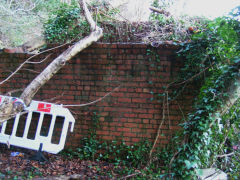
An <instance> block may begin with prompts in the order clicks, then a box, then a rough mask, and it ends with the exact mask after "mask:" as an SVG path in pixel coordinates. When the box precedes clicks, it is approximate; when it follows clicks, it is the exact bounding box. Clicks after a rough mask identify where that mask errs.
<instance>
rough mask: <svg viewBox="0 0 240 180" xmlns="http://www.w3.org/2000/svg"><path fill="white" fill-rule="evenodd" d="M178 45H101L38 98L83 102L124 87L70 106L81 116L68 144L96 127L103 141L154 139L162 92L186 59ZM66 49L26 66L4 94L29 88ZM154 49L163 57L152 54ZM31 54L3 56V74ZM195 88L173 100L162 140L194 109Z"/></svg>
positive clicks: (0, 65) (62, 73) (55, 79)
mask: <svg viewBox="0 0 240 180" xmlns="http://www.w3.org/2000/svg"><path fill="white" fill-rule="evenodd" d="M177 48H178V47H176V46H173V45H162V46H160V47H158V48H153V47H151V46H148V45H145V44H101V43H96V44H93V45H91V46H90V47H88V48H87V49H85V50H84V51H82V52H81V53H79V54H78V55H77V56H76V57H74V58H73V59H72V60H71V61H70V62H69V63H68V64H66V66H65V67H64V68H63V69H61V70H60V72H58V73H57V74H56V75H55V76H54V77H53V78H52V79H51V80H50V81H49V82H48V83H47V84H46V85H44V87H43V88H41V89H40V90H39V92H38V93H37V95H36V96H35V98H34V99H35V100H44V101H47V102H54V103H60V104H82V103H88V102H91V101H94V100H96V99H98V98H101V97H103V96H104V95H106V94H107V93H108V92H111V91H113V90H114V89H115V88H116V87H119V88H118V89H117V90H116V91H114V92H112V94H111V95H109V96H108V97H106V98H105V99H103V100H102V101H100V102H98V103H96V104H93V105H90V106H85V107H78V108H76V107H74V108H70V109H71V111H72V113H73V115H74V116H75V118H76V124H75V128H74V133H69V134H68V140H67V146H68V147H69V146H73V147H76V146H77V145H78V144H79V143H80V140H81V138H82V137H85V136H87V135H88V133H89V130H90V129H91V128H93V127H94V126H95V125H96V122H98V123H97V125H98V127H97V130H96V132H97V136H98V138H100V139H104V140H122V139H123V140H125V141H126V142H128V143H135V142H138V141H140V140H142V139H144V138H147V139H149V140H152V141H153V140H154V138H155V136H156V133H157V129H158V126H159V124H160V123H161V121H162V112H163V110H162V108H163V107H162V102H161V101H159V100H157V99H156V96H157V94H158V93H162V92H164V88H165V87H166V86H167V85H168V84H169V83H170V82H172V80H174V79H175V78H176V77H177V74H178V72H179V69H180V66H181V65H182V64H183V60H181V59H179V58H177V57H176V54H175V52H176V50H177ZM64 49H66V47H62V48H60V49H54V50H52V51H50V52H47V53H45V54H42V55H40V56H37V57H36V58H33V59H32V60H31V61H40V60H43V59H44V58H46V56H47V55H49V57H48V59H46V60H45V61H44V62H43V63H41V64H26V65H25V66H24V67H23V69H22V70H21V71H20V72H18V73H17V74H16V75H15V76H14V77H13V78H12V79H11V80H9V81H8V82H7V83H5V84H3V85H1V86H0V91H1V93H2V94H4V93H6V92H9V91H11V90H16V89H19V92H14V93H13V94H12V95H13V96H19V95H20V94H21V88H24V87H25V86H26V85H27V84H28V83H29V82H30V81H31V80H32V79H33V78H34V77H35V76H36V75H37V74H38V73H39V72H41V70H42V69H43V68H44V67H45V66H46V65H47V64H48V63H49V62H50V61H51V60H52V59H53V58H54V57H56V56H57V55H58V54H59V53H60V52H62V51H63V50H64ZM149 50H151V52H154V53H155V54H157V55H158V56H159V61H157V60H156V59H155V58H156V56H155V55H154V56H152V55H149V53H148V52H149ZM28 57H30V55H27V54H12V53H1V54H0V70H1V74H0V78H1V79H3V78H4V77H7V76H8V75H9V74H10V73H11V72H12V71H13V70H14V69H15V68H16V67H17V65H18V64H19V63H22V62H24V60H25V59H26V58H28ZM193 89H194V88H188V91H186V93H185V94H184V95H183V96H181V97H179V98H178V100H177V101H173V102H171V103H170V104H169V111H167V110H166V111H165V113H166V119H165V121H164V123H163V124H162V126H161V136H160V137H159V141H158V144H161V145H164V144H167V143H168V141H169V139H170V138H171V136H172V134H173V133H174V131H175V130H178V129H179V126H178V124H179V123H180V122H181V121H182V118H183V113H185V112H187V111H188V110H190V108H191V103H192V100H193V95H192V93H191V92H193Z"/></svg>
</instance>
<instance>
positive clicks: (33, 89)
mask: <svg viewBox="0 0 240 180" xmlns="http://www.w3.org/2000/svg"><path fill="white" fill-rule="evenodd" d="M79 5H80V6H81V7H82V9H83V12H84V15H85V18H86V20H87V21H88V23H89V25H90V29H91V33H90V35H89V36H87V37H85V38H83V39H81V40H80V41H78V42H76V43H75V44H73V45H72V46H70V47H69V48H68V49H67V50H65V51H64V52H63V53H62V54H60V55H59V56H58V57H57V58H55V59H54V60H53V61H52V62H51V63H50V64H49V65H48V66H47V67H46V68H45V69H44V70H43V71H42V72H41V73H40V74H39V75H38V76H37V77H36V78H35V79H34V80H33V81H32V82H31V83H30V84H29V85H28V86H27V87H26V88H25V89H24V91H23V93H22V94H21V96H20V99H21V100H22V101H23V103H24V105H22V106H21V107H19V108H13V105H14V102H12V101H11V100H10V98H9V100H8V101H6V103H3V104H1V105H0V122H4V121H6V120H9V119H10V118H12V114H15V115H16V114H17V113H19V112H21V111H23V109H24V106H28V105H29V104H30V103H31V101H32V99H33V97H34V95H35V94H36V93H37V92H38V90H39V89H40V88H41V87H42V86H43V85H44V84H45V83H46V82H48V81H49V80H50V79H51V78H52V77H53V76H54V74H56V73H57V72H58V71H59V70H60V69H61V68H62V67H63V66H64V65H65V64H66V62H67V61H69V60H71V59H72V58H73V57H74V56H75V55H76V54H77V53H79V52H81V51H82V50H84V49H85V48H87V47H88V46H90V45H91V44H92V43H93V42H96V41H98V40H99V39H100V38H101V37H102V36H103V30H102V29H101V28H100V27H98V26H97V24H96V23H95V22H94V20H93V18H92V16H91V14H90V12H89V10H88V8H87V5H86V2H85V0H79ZM16 109H17V110H16Z"/></svg>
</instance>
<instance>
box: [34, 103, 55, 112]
mask: <svg viewBox="0 0 240 180" xmlns="http://www.w3.org/2000/svg"><path fill="white" fill-rule="evenodd" d="M51 106H52V105H51V104H46V103H38V108H37V111H41V112H50V111H51Z"/></svg>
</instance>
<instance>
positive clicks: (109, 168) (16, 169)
mask: <svg viewBox="0 0 240 180" xmlns="http://www.w3.org/2000/svg"><path fill="white" fill-rule="evenodd" d="M15 152H19V153H20V154H18V155H16V153H15ZM35 153H36V152H35V151H30V150H25V149H20V148H10V149H8V148H7V147H6V146H5V145H2V144H1V145H0V179H35V180H43V179H48V180H49V179H98V180H99V179H106V180H108V179H117V178H118V176H117V175H116V174H115V173H114V171H115V169H116V168H121V167H116V166H114V165H113V164H109V163H107V162H93V161H83V160H80V159H77V158H72V159H69V158H67V157H66V156H63V155H53V154H49V153H43V154H44V156H45V157H46V158H47V161H45V162H39V161H35V160H30V159H29V158H30V157H31V156H32V155H34V154H35ZM14 154H15V156H14Z"/></svg>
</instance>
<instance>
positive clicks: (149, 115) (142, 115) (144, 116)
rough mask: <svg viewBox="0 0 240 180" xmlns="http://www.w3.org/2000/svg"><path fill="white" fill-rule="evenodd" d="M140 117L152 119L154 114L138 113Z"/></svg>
mask: <svg viewBox="0 0 240 180" xmlns="http://www.w3.org/2000/svg"><path fill="white" fill-rule="evenodd" d="M138 117H139V118H146V119H147V118H149V119H152V118H153V115H152V114H139V115H138Z"/></svg>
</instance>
